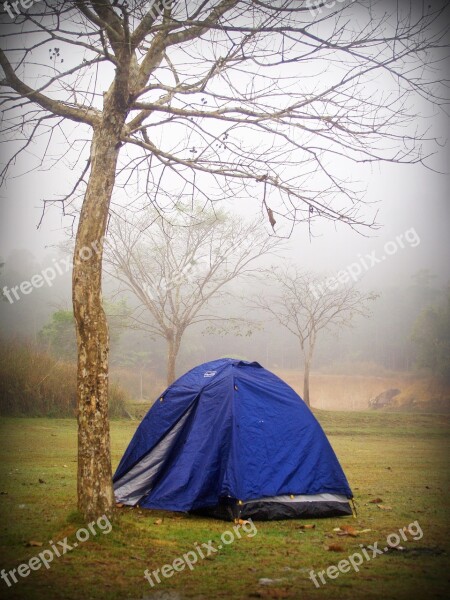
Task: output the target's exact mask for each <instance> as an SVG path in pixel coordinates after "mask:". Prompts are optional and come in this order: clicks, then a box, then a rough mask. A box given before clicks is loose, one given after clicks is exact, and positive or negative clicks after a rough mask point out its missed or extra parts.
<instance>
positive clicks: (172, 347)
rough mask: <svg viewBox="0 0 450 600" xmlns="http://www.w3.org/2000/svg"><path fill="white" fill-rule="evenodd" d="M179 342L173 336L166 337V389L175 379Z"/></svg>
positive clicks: (176, 337)
mask: <svg viewBox="0 0 450 600" xmlns="http://www.w3.org/2000/svg"><path fill="white" fill-rule="evenodd" d="M180 344H181V340H180V339H178V336H174V335H173V334H172V335H170V336H168V337H167V387H168V386H169V385H172V383H173V382H174V381H175V379H176V378H177V375H176V366H177V357H178V352H179V350H180Z"/></svg>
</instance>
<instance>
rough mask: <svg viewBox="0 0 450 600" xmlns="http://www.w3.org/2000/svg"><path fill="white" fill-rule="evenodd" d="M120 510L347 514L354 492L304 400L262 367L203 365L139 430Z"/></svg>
mask: <svg viewBox="0 0 450 600" xmlns="http://www.w3.org/2000/svg"><path fill="white" fill-rule="evenodd" d="M114 491H115V496H116V500H117V502H120V503H124V504H127V505H131V506H135V505H139V506H141V507H144V508H153V509H163V510H171V511H186V512H187V511H191V512H197V513H200V514H205V515H210V516H214V517H218V518H224V519H227V518H231V519H233V518H244V519H245V518H250V517H251V518H253V519H261V520H268V519H286V518H298V517H318V516H339V515H349V514H351V512H352V511H351V508H350V504H349V500H350V499H351V498H352V492H351V490H350V487H349V485H348V482H347V479H346V477H345V475H344V472H343V470H342V468H341V466H340V464H339V462H338V459H337V458H336V455H335V453H334V452H333V449H332V447H331V445H330V443H329V442H328V439H327V437H326V435H325V433H324V432H323V430H322V428H321V426H320V425H319V423H318V422H317V420H316V418H315V417H314V415H313V414H312V412H311V411H310V409H309V408H308V407H307V406H306V404H305V403H304V402H303V400H302V399H301V398H300V396H298V394H297V393H296V392H295V391H294V390H293V389H292V388H291V387H290V386H288V385H287V384H286V383H285V382H284V381H282V380H281V379H280V378H278V377H277V376H276V375H274V374H273V373H271V372H269V371H267V370H266V369H264V368H263V367H261V365H259V364H258V363H256V362H252V363H250V362H245V361H241V360H235V359H231V358H225V359H220V360H216V361H213V362H209V363H205V364H203V365H200V366H198V367H196V368H194V369H192V370H191V371H189V372H188V373H186V374H185V375H183V376H182V377H180V378H179V379H178V380H177V381H175V383H173V384H172V385H171V386H170V387H169V388H168V389H167V390H166V392H165V393H164V394H163V395H162V396H161V397H160V398H159V399H158V400H157V401H156V402H155V404H154V405H153V406H152V407H151V409H150V410H149V411H148V413H147V415H146V416H145V417H144V419H143V421H142V423H141V424H140V425H139V427H138V429H137V431H136V433H135V434H134V437H133V439H132V440H131V442H130V444H129V446H128V448H127V450H126V452H125V454H124V456H123V458H122V460H121V461H120V464H119V466H118V468H117V471H116V473H115V475H114Z"/></svg>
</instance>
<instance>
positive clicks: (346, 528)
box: [338, 525, 358, 537]
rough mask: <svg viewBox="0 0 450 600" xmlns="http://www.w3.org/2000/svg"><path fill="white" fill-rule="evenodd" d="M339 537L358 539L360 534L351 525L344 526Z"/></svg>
mask: <svg viewBox="0 0 450 600" xmlns="http://www.w3.org/2000/svg"><path fill="white" fill-rule="evenodd" d="M338 535H350V536H352V537H357V535H358V532H357V531H356V529H355V528H354V527H352V526H351V525H342V527H341V532H340V533H338Z"/></svg>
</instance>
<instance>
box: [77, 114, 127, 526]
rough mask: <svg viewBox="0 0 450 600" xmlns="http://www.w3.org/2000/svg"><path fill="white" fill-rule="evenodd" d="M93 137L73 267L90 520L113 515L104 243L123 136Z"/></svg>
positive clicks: (82, 490) (82, 478)
mask: <svg viewBox="0 0 450 600" xmlns="http://www.w3.org/2000/svg"><path fill="white" fill-rule="evenodd" d="M120 127H121V126H120V125H118V124H117V122H115V120H113V123H112V124H109V125H107V124H105V122H103V124H102V126H101V127H99V128H98V129H96V130H95V131H94V137H93V141H92V150H91V173H90V177H89V182H88V186H87V190H86V196H85V199H84V202H83V206H82V209H81V215H80V222H79V226H78V231H77V237H76V243H75V253H74V262H73V281H72V284H73V289H72V301H73V309H74V315H75V321H76V333H77V345H78V376H77V400H78V478H77V486H78V508H79V510H80V511H81V513H82V514H83V516H84V518H85V519H96V518H98V517H99V516H101V515H103V514H110V513H111V512H112V508H113V501H114V495H113V489H112V472H111V456H110V435H109V420H108V354H109V338H108V325H107V321H106V316H105V313H104V310H103V306H102V294H101V278H102V256H103V237H104V235H105V231H106V225H107V219H108V211H109V203H110V199H111V195H112V191H113V187H114V180H115V172H116V165H117V157H118V152H119V150H118V148H119V144H118V139H119V138H118V131H119V132H120Z"/></svg>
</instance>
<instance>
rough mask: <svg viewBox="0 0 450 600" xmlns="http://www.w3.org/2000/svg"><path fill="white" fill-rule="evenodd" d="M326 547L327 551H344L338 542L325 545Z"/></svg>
mask: <svg viewBox="0 0 450 600" xmlns="http://www.w3.org/2000/svg"><path fill="white" fill-rule="evenodd" d="M326 549H327V550H328V551H329V552H344V547H343V546H341V545H340V544H330V545H329V546H326Z"/></svg>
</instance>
